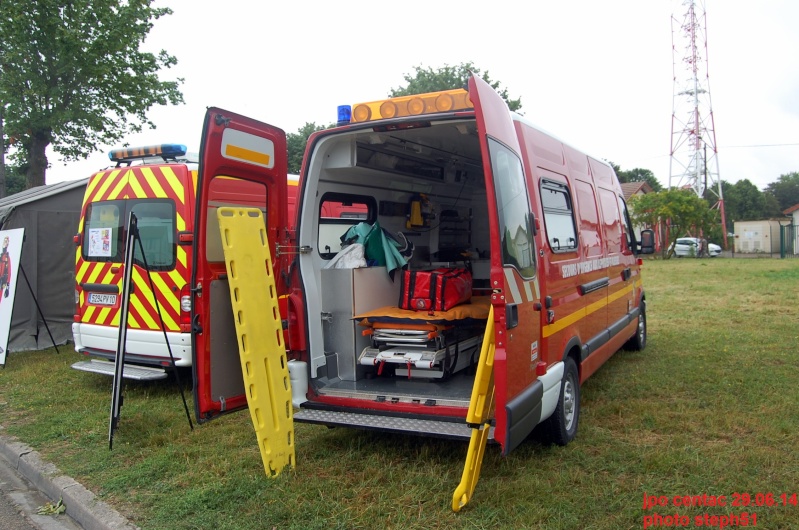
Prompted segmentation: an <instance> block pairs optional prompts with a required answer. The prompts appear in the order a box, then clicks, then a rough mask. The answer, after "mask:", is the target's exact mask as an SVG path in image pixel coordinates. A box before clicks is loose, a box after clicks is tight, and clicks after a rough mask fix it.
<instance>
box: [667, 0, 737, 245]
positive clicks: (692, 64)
mask: <svg viewBox="0 0 799 530" xmlns="http://www.w3.org/2000/svg"><path fill="white" fill-rule="evenodd" d="M704 4H705V2H704V0H684V1H683V2H682V5H683V7H684V8H685V12H684V13H683V14H682V15H681V19H677V18H676V17H675V16H674V15H672V17H671V35H672V54H673V63H674V65H673V73H674V96H673V105H672V114H671V161H670V163H669V188H673V187H677V188H691V189H692V190H694V193H696V194H697V195H698V196H699V197H705V196H706V194H705V192H706V191H707V192H708V193H707V195H708V196H710V197H712V200H715V201H716V202H715V204H714V205H713V207H714V208H718V209H719V212H720V214H721V224H722V233H723V235H724V247H725V248H726V247H727V226H726V220H725V218H724V195H723V194H722V190H721V179H720V178H719V160H718V149H717V148H716V126H715V123H714V121H713V107H712V105H711V102H710V75H709V71H708V61H707V25H706V13H705V5H704Z"/></svg>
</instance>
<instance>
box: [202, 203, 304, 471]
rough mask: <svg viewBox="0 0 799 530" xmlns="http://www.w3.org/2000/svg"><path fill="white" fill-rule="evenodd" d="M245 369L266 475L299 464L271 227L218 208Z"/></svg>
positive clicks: (248, 211)
mask: <svg viewBox="0 0 799 530" xmlns="http://www.w3.org/2000/svg"><path fill="white" fill-rule="evenodd" d="M217 218H218V219H219V231H220V234H221V235H222V246H223V249H224V252H225V266H226V267H227V273H228V281H229V283H230V301H231V304H232V305H233V315H234V316H235V318H234V320H235V322H236V334H237V336H238V341H239V357H240V358H241V371H242V375H243V376H244V388H245V392H246V394H247V404H248V405H249V408H250V417H251V418H252V423H253V426H254V427H255V434H256V436H257V438H258V447H259V448H260V450H261V458H262V460H263V463H264V470H265V471H266V474H267V475H268V476H271V477H275V476H277V475H279V474H280V472H281V471H282V470H283V468H285V467H286V466H288V465H291V467H292V468H293V467H294V466H295V456H294V411H293V408H292V405H291V381H290V378H289V370H288V364H287V362H286V346H285V344H284V343H283V327H282V325H281V318H280V312H279V310H278V296H277V289H276V286H275V278H274V274H273V272H274V271H273V270H272V257H271V255H270V252H269V242H268V240H267V237H266V226H265V224H264V218H263V215H262V214H261V211H260V210H259V209H257V208H219V209H218V210H217Z"/></svg>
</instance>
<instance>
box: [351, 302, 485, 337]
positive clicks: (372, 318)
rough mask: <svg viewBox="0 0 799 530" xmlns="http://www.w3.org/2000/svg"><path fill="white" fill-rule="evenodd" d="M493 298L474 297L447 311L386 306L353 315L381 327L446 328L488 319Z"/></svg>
mask: <svg viewBox="0 0 799 530" xmlns="http://www.w3.org/2000/svg"><path fill="white" fill-rule="evenodd" d="M490 307H491V299H490V297H488V296H475V297H472V300H471V303H468V304H461V305H456V306H455V307H453V308H452V309H449V310H447V311H413V310H410V309H400V308H399V307H396V306H386V307H381V308H378V309H373V310H372V311H366V312H365V313H361V314H359V315H355V316H354V317H353V319H354V320H357V321H358V323H359V324H360V325H362V326H366V327H372V328H380V327H385V325H390V326H391V327H394V328H396V327H398V326H402V327H405V326H407V328H408V329H429V330H431V331H434V330H440V329H446V328H448V327H451V326H454V325H456V324H460V323H463V322H464V321H469V320H486V319H487V318H488V310H489V309H490Z"/></svg>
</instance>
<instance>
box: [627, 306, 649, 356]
mask: <svg viewBox="0 0 799 530" xmlns="http://www.w3.org/2000/svg"><path fill="white" fill-rule="evenodd" d="M639 309H640V311H639V312H638V329H636V330H635V335H633V336H632V337H631V338H630V340H628V341H627V343H626V344H625V345H624V349H625V350H632V351H641V350H643V349H644V348H646V300H641V307H640V308H639Z"/></svg>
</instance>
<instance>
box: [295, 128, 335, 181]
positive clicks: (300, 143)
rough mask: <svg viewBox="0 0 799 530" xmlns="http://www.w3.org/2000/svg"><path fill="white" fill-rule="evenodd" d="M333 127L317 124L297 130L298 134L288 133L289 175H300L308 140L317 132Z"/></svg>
mask: <svg viewBox="0 0 799 530" xmlns="http://www.w3.org/2000/svg"><path fill="white" fill-rule="evenodd" d="M332 126H333V125H328V126H324V125H317V124H316V123H308V122H306V123H305V125H303V126H302V127H300V128H299V129H297V132H296V133H287V134H286V142H287V145H288V156H289V173H293V174H295V175H298V174H299V173H300V169H302V158H303V156H304V155H305V145H306V144H307V143H308V138H309V137H310V136H311V135H312V134H313V133H315V132H316V131H323V130H325V129H328V128H330V127H332Z"/></svg>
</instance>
